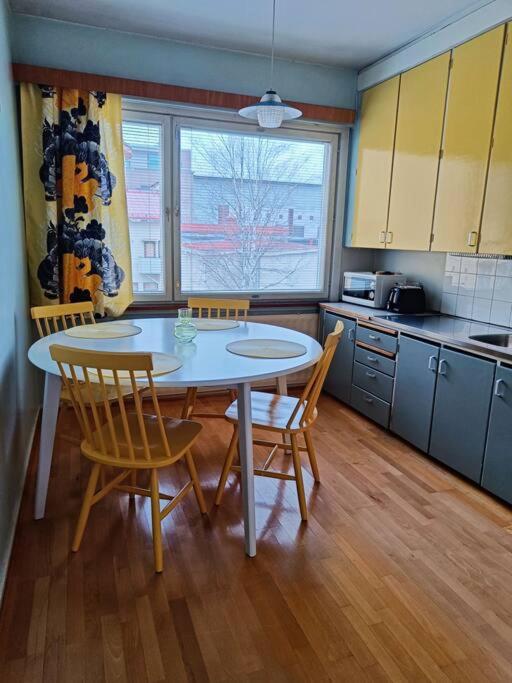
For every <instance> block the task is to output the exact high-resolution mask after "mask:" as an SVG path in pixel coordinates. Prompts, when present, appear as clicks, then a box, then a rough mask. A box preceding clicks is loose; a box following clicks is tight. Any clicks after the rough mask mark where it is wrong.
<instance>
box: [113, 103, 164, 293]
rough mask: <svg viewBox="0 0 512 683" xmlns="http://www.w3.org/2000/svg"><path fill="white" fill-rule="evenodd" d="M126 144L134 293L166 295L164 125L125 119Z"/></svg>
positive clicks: (124, 133) (124, 140)
mask: <svg viewBox="0 0 512 683" xmlns="http://www.w3.org/2000/svg"><path fill="white" fill-rule="evenodd" d="M123 142H124V157H125V177H126V197H127V202H128V221H129V227H130V245H131V252H132V280H133V291H134V293H137V292H151V293H152V294H157V293H158V294H160V295H164V293H165V289H166V287H165V269H164V262H163V259H162V258H161V257H160V248H159V247H160V241H161V240H163V237H164V235H163V232H164V211H163V201H162V200H163V194H162V188H163V184H164V181H163V156H164V152H163V149H164V145H163V124H162V123H161V122H160V121H155V122H153V121H151V120H142V121H137V120H132V119H130V118H128V117H126V116H125V119H124V121H123Z"/></svg>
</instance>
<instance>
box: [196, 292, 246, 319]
mask: <svg viewBox="0 0 512 683" xmlns="http://www.w3.org/2000/svg"><path fill="white" fill-rule="evenodd" d="M250 305H251V302H250V301H249V299H210V298H209V297H190V298H189V300H188V307H189V308H192V309H193V311H194V312H196V311H197V317H198V318H233V319H234V320H239V319H240V318H242V319H243V320H247V312H248V310H249V306H250Z"/></svg>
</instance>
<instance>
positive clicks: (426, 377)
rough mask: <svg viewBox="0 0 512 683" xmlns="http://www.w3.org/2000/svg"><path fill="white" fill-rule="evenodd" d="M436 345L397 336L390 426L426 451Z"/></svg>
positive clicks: (437, 359)
mask: <svg viewBox="0 0 512 683" xmlns="http://www.w3.org/2000/svg"><path fill="white" fill-rule="evenodd" d="M438 361H439V347H438V346H435V345H434V344H427V343H426V342H423V341H419V340H418V339H413V338H412V337H405V336H404V335H402V336H401V337H400V350H399V352H398V362H397V367H396V376H395V396H394V400H393V407H392V409H391V423H390V427H389V428H390V429H391V431H392V432H395V434H398V435H399V436H401V437H402V438H403V439H405V440H406V441H409V443H412V444H413V445H414V446H416V447H417V448H420V449H421V450H422V451H425V452H426V453H427V452H428V446H429V441H430V425H431V423H432V411H433V408H434V394H435V391H436V380H437V367H438Z"/></svg>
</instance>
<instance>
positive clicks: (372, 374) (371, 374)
mask: <svg viewBox="0 0 512 683" xmlns="http://www.w3.org/2000/svg"><path fill="white" fill-rule="evenodd" d="M366 376H367V377H369V378H370V379H375V378H376V377H377V375H376V374H375V373H374V372H367V373H366Z"/></svg>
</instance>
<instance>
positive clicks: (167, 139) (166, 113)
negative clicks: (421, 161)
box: [123, 98, 350, 304]
mask: <svg viewBox="0 0 512 683" xmlns="http://www.w3.org/2000/svg"><path fill="white" fill-rule="evenodd" d="M125 120H129V121H134V122H141V123H144V122H151V121H153V122H155V121H156V122H159V123H161V124H162V130H163V136H164V139H163V150H164V158H163V162H162V163H163V166H162V167H163V193H162V208H163V212H164V213H163V215H164V229H163V230H162V239H161V243H160V255H161V257H162V259H163V263H162V266H163V268H164V272H165V279H164V292H163V293H162V292H158V293H155V294H149V293H144V292H141V291H139V292H136V293H135V292H134V299H135V303H136V304H143V303H144V302H147V301H152V302H155V303H156V302H159V303H160V302H161V303H169V304H170V303H181V302H183V301H186V300H187V298H188V297H189V296H196V295H199V296H200V295H202V294H204V295H205V296H216V295H217V294H218V296H222V297H225V298H229V297H230V296H232V297H240V296H241V295H243V296H246V297H247V298H250V299H251V301H255V302H256V301H262V302H264V301H277V300H278V301H286V300H289V301H297V300H300V301H305V302H315V301H320V300H325V299H327V298H330V299H337V298H338V293H339V278H340V274H341V249H342V235H343V222H344V211H345V194H346V179H347V163H348V149H349V131H350V126H348V125H338V124H330V123H323V122H309V121H297V120H296V121H292V122H288V123H285V124H283V125H282V126H281V127H280V128H279V129H276V130H271V129H261V128H260V127H259V126H258V125H257V124H252V123H246V122H241V121H240V117H239V116H238V114H236V113H234V112H232V111H227V110H218V109H215V110H213V109H210V108H206V107H195V106H185V105H175V104H169V103H161V102H149V101H147V100H144V101H141V100H135V99H127V98H123V121H125ZM181 128H198V129H203V130H205V129H206V130H218V131H226V132H228V131H229V132H234V133H237V132H240V133H243V134H252V135H261V134H263V135H265V136H268V137H276V138H285V139H294V138H295V139H297V140H304V141H307V140H316V141H320V142H326V143H327V144H328V145H329V159H328V167H327V169H326V181H327V182H326V183H325V188H324V191H325V192H326V193H327V204H326V224H325V229H326V239H325V244H324V247H323V254H322V255H321V258H322V260H323V274H324V281H323V286H322V288H321V289H319V290H315V291H311V290H310V291H295V292H294V291H290V290H279V291H278V290H276V291H271V292H270V291H269V292H266V291H261V290H260V291H255V292H218V293H217V292H212V291H206V292H200V291H197V292H195V291H194V292H193V293H182V291H181V283H180V281H179V278H180V275H181V240H180V230H179V225H180V175H179V174H180V146H179V131H180V129H181ZM166 171H167V172H166ZM175 227H176V229H174V228H175ZM336 246H338V247H339V248H336Z"/></svg>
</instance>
